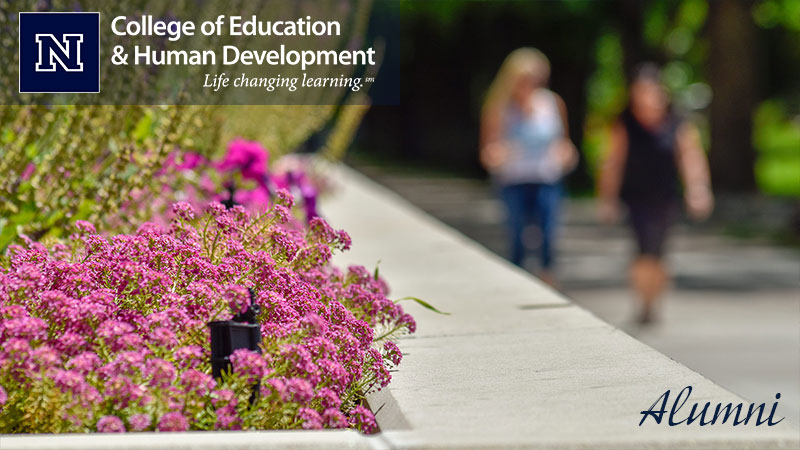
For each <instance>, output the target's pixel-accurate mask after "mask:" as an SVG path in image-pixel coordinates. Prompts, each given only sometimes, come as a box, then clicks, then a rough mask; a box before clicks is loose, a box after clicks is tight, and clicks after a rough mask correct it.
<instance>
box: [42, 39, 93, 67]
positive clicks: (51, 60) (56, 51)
mask: <svg viewBox="0 0 800 450" xmlns="http://www.w3.org/2000/svg"><path fill="white" fill-rule="evenodd" d="M81 44H83V35H82V34H63V35H62V42H59V41H58V39H56V37H55V35H52V34H37V35H36V45H37V46H38V47H39V59H38V60H37V61H36V71H37V72H55V71H56V63H58V65H59V66H61V68H62V69H63V70H64V71H65V72H83V61H81Z"/></svg>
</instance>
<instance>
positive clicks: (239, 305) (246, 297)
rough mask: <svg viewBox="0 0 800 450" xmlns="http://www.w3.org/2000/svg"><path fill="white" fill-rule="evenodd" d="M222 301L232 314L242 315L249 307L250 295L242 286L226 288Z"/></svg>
mask: <svg viewBox="0 0 800 450" xmlns="http://www.w3.org/2000/svg"><path fill="white" fill-rule="evenodd" d="M223 299H224V300H225V302H226V303H228V306H230V308H231V310H232V311H233V313H234V314H240V313H244V312H245V311H247V308H248V307H249V306H250V293H249V292H248V291H247V289H245V288H244V287H242V286H238V285H231V286H228V288H227V289H225V293H224V294H223Z"/></svg>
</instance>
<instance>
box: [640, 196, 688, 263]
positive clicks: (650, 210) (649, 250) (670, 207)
mask: <svg viewBox="0 0 800 450" xmlns="http://www.w3.org/2000/svg"><path fill="white" fill-rule="evenodd" d="M677 211H678V204H677V202H676V201H673V200H651V201H637V202H628V220H629V221H630V225H631V228H632V229H633V234H634V237H635V238H636V247H637V248H636V249H637V252H638V254H639V255H640V256H652V257H655V258H657V259H661V257H662V256H663V255H664V243H665V242H666V241H667V237H668V236H669V231H670V228H672V224H673V223H674V222H675V216H676V215H677Z"/></svg>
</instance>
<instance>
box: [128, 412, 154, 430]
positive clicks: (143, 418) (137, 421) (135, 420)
mask: <svg viewBox="0 0 800 450" xmlns="http://www.w3.org/2000/svg"><path fill="white" fill-rule="evenodd" d="M150 423H151V420H150V415H149V414H134V415H132V416H131V417H130V418H129V419H128V425H130V427H131V431H144V430H146V429H147V428H148V427H149V426H150Z"/></svg>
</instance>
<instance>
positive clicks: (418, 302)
mask: <svg viewBox="0 0 800 450" xmlns="http://www.w3.org/2000/svg"><path fill="white" fill-rule="evenodd" d="M404 300H412V301H414V302H416V303H417V304H419V305H420V306H422V307H423V308H425V309H430V310H431V311H433V312H435V313H436V314H442V315H445V316H449V315H450V313H449V312H444V311H439V310H438V309H436V308H435V307H434V306H433V305H431V304H430V303H428V302H426V301H425V300H422V299H419V298H417V297H403V298H399V299H397V300H395V301H394V302H395V303H400V302H402V301H404Z"/></svg>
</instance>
